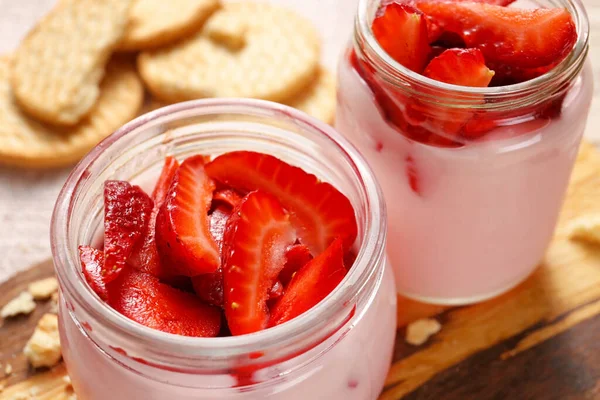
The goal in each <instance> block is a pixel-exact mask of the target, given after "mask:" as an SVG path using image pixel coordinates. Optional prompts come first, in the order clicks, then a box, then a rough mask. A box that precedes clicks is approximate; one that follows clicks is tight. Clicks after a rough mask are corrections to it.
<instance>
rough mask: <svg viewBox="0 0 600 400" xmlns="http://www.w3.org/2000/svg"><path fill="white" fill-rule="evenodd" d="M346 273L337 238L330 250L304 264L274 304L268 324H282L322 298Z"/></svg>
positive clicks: (342, 253) (342, 254) (340, 242)
mask: <svg viewBox="0 0 600 400" xmlns="http://www.w3.org/2000/svg"><path fill="white" fill-rule="evenodd" d="M344 276H346V268H345V267H344V250H343V248H342V241H341V240H339V239H336V240H335V241H334V242H333V243H331V245H330V246H329V248H327V250H325V251H324V252H323V253H322V254H320V255H318V256H317V257H315V258H314V259H313V260H312V261H311V262H309V263H308V264H306V265H305V266H304V267H302V268H301V269H300V270H299V271H298V272H297V273H296V275H294V278H293V279H292V281H291V282H290V284H289V286H288V287H287V289H286V291H285V293H284V295H283V296H282V297H281V298H280V299H279V300H278V301H277V303H275V305H274V306H273V308H271V318H270V320H269V326H276V325H280V324H283V323H284V322H287V321H289V320H291V319H292V318H295V317H297V316H298V315H300V314H302V313H304V312H306V311H308V310H309V309H311V308H312V307H314V306H315V305H317V304H318V303H319V302H320V301H321V300H323V299H324V298H325V297H327V295H328V294H329V293H331V291H332V290H333V289H335V287H336V286H337V285H339V284H340V282H341V281H342V279H344Z"/></svg>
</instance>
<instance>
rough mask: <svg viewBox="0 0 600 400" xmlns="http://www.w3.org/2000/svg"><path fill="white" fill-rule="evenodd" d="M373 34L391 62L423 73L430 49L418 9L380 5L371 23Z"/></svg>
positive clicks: (425, 28)
mask: <svg viewBox="0 0 600 400" xmlns="http://www.w3.org/2000/svg"><path fill="white" fill-rule="evenodd" d="M373 34H374V35H375V38H376V39H377V41H378V42H379V45H380V46H381V47H382V48H383V49H384V50H385V51H386V53H388V54H389V55H390V56H391V57H392V58H393V59H394V60H396V61H398V62H399V63H400V64H402V65H403V66H405V67H406V68H408V69H410V70H413V71H415V72H422V71H423V68H425V64H427V60H428V59H429V53H430V52H431V47H430V46H429V38H428V32H427V20H426V18H425V15H423V13H422V12H421V11H419V10H418V9H417V8H415V7H413V6H411V5H408V4H400V3H397V2H393V3H388V4H386V5H383V6H382V7H381V8H380V9H379V10H378V11H377V16H376V17H375V20H374V21H373Z"/></svg>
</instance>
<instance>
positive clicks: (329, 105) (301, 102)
mask: <svg viewBox="0 0 600 400" xmlns="http://www.w3.org/2000/svg"><path fill="white" fill-rule="evenodd" d="M335 90H336V86H335V78H334V77H333V75H332V74H331V73H330V72H329V71H328V70H327V69H325V68H323V67H321V68H320V69H319V73H318V75H317V77H316V79H315V81H314V82H313V83H312V84H311V85H310V86H309V87H308V88H307V89H306V90H305V91H304V92H302V93H301V94H299V95H297V96H295V97H294V98H292V99H290V100H288V101H286V102H284V104H287V105H289V106H292V107H294V108H297V109H298V110H300V111H304V112H305V113H307V114H308V115H312V116H313V117H315V118H318V119H320V120H321V121H324V122H326V123H328V124H333V120H334V119H335V105H336V93H335Z"/></svg>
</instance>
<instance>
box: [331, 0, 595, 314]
mask: <svg viewBox="0 0 600 400" xmlns="http://www.w3.org/2000/svg"><path fill="white" fill-rule="evenodd" d="M559 3H560V4H559V5H554V4H553V5H554V6H558V7H565V8H566V9H567V10H568V11H569V12H570V13H571V14H572V16H573V19H574V21H575V24H576V26H577V32H578V39H577V43H576V44H575V47H574V49H573V51H572V52H571V54H570V55H569V56H568V57H567V58H566V59H565V60H564V61H563V62H562V63H561V64H559V65H558V66H557V67H555V68H554V69H553V70H552V71H550V72H549V73H548V74H546V75H543V76H541V77H539V78H536V79H534V80H530V81H527V82H524V83H520V84H514V85H510V86H503V87H491V88H468V87H460V86H455V85H449V84H444V83H441V82H437V81H433V80H431V79H428V78H425V77H423V76H422V75H419V74H416V73H414V72H412V71H410V70H408V69H406V68H404V67H403V66H401V65H400V64H398V63H397V62H396V61H394V60H393V59H392V58H391V57H389V56H388V55H387V54H385V52H384V51H383V49H382V48H381V47H380V46H379V45H378V43H377V41H376V40H375V38H374V36H373V33H372V31H371V28H370V26H371V21H372V20H373V17H374V13H375V11H376V10H377V9H378V7H379V5H380V1H379V0H361V2H360V5H359V11H358V17H357V20H356V28H355V32H354V40H353V42H352V45H351V46H350V49H349V50H348V51H347V52H346V54H345V55H344V57H343V58H342V59H341V62H340V65H339V80H338V111H337V117H336V128H337V130H338V131H340V132H341V133H342V134H344V135H345V136H346V137H347V138H348V139H349V140H350V141H351V142H352V143H353V144H354V145H355V146H356V147H357V148H358V149H359V150H360V151H361V153H362V154H363V156H364V157H365V158H366V159H367V161H368V162H369V164H370V165H371V167H372V168H373V170H374V171H375V175H376V176H377V179H378V180H379V182H380V184H381V186H382V188H383V192H384V197H385V200H386V203H387V210H388V216H389V224H388V247H387V252H388V255H389V259H390V262H391V264H392V268H393V271H394V275H395V279H396V286H397V289H398V292H399V293H401V294H403V295H405V296H408V297H411V298H414V299H417V300H421V301H425V302H430V303H438V304H456V305H458V304H469V303H474V302H478V301H482V300H485V299H488V298H491V297H493V296H497V295H499V294H501V293H503V292H506V291H507V290H509V289H511V288H512V287H514V286H515V285H517V284H518V283H519V282H521V281H523V280H524V279H525V278H526V277H527V276H528V275H529V274H530V273H531V272H532V271H533V270H534V268H535V267H536V265H538V264H539V262H540V261H541V260H542V258H543V255H544V252H545V250H546V247H547V246H548V243H549V242H550V240H551V238H552V234H553V230H554V227H555V224H556V221H557V218H558V214H559V211H560V208H561V205H562V202H563V198H564V196H565V191H566V188H567V184H568V181H569V176H570V174H571V170H572V168H573V165H574V162H575V158H576V155H577V151H578V148H579V144H580V141H581V137H582V135H583V132H584V129H585V125H586V119H587V115H588V111H589V107H590V101H591V98H592V91H593V88H592V87H593V78H592V70H591V67H590V65H589V63H586V62H585V59H586V55H587V50H588V28H589V27H588V20H587V16H586V13H585V10H584V8H583V5H582V4H581V2H580V1H579V0H561V1H559ZM536 5H537V6H538V7H540V6H544V4H543V3H540V4H536ZM515 6H517V7H518V6H520V5H519V4H518V2H517V3H516V5H515ZM382 97H383V100H382ZM402 99H411V100H416V101H419V102H420V103H421V104H425V105H427V107H429V109H430V110H431V115H429V116H428V117H429V119H430V120H435V119H436V118H437V122H442V123H445V122H455V121H453V120H450V118H451V117H450V116H451V115H459V117H458V118H457V119H460V115H463V114H461V113H464V112H465V111H463V110H464V109H467V110H470V111H469V112H470V113H473V112H475V113H476V117H478V118H480V119H481V120H482V121H484V122H485V123H488V122H490V121H491V123H493V127H491V128H489V129H488V132H487V133H486V134H485V135H480V136H479V137H477V138H474V137H466V136H463V137H462V138H459V139H456V138H453V140H448V137H449V135H448V134H447V132H445V131H443V129H442V130H437V131H436V130H435V128H433V127H432V126H431V125H427V123H428V122H424V121H420V120H415V118H414V115H411V113H410V110H409V109H408V108H407V106H406V102H404V101H403V100H402ZM382 101H383V103H382ZM386 101H392V102H393V103H394V106H393V107H394V108H395V109H396V110H400V111H396V113H401V115H402V118H404V121H402V123H404V125H402V124H400V125H399V124H398V123H391V122H390V117H389V115H390V114H389V112H388V111H386V107H388V106H387V105H386V104H385V102H386ZM388 105H389V103H388ZM387 110H389V108H387ZM473 110H476V111H473ZM386 112H387V114H386ZM453 112H454V113H455V114H452V113H453ZM470 115H475V114H470ZM443 118H448V120H443ZM440 125H441V124H438V125H437V126H440ZM423 127H425V128H427V129H428V133H427V135H431V136H429V137H426V136H420V135H423V134H424V133H423V131H424V130H423V129H422V128H423Z"/></svg>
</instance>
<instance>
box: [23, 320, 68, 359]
mask: <svg viewBox="0 0 600 400" xmlns="http://www.w3.org/2000/svg"><path fill="white" fill-rule="evenodd" d="M23 353H24V354H25V356H26V357H27V360H29V363H30V364H31V366H33V367H34V368H39V367H53V366H55V365H56V364H58V362H59V361H60V359H61V351H60V338H59V334H58V317H57V316H56V315H54V314H44V316H43V317H42V318H41V319H40V320H39V321H38V324H37V326H36V328H35V331H34V332H33V335H31V338H30V339H29V341H28V342H27V344H26V345H25V348H24V349H23Z"/></svg>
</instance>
